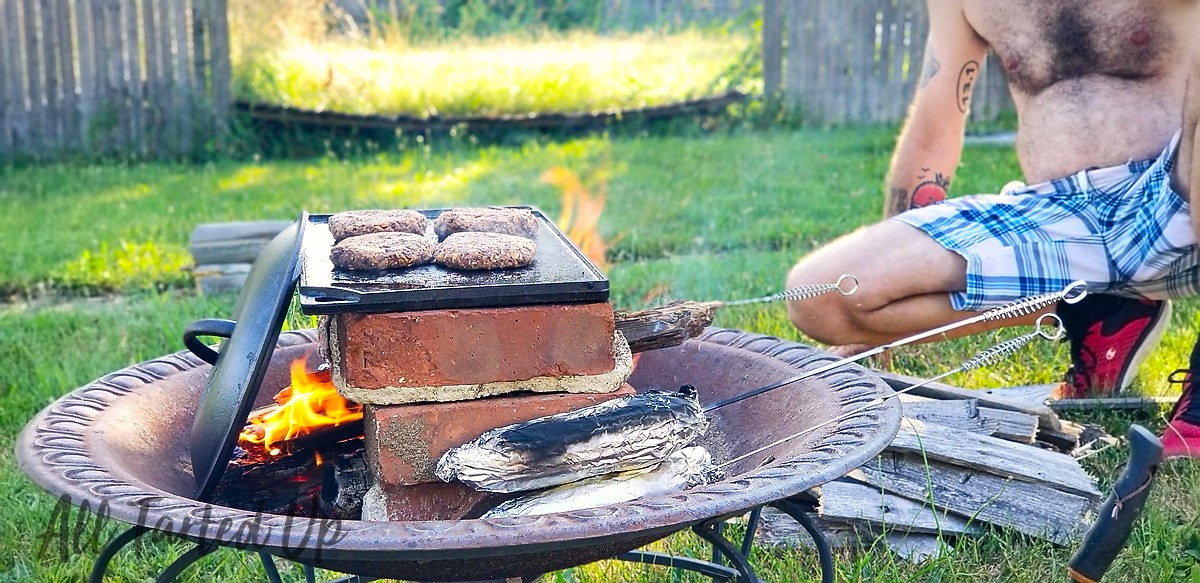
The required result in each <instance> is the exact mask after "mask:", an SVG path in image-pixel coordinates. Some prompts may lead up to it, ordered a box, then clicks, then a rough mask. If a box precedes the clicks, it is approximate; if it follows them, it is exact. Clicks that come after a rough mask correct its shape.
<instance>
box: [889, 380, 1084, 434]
mask: <svg viewBox="0 0 1200 583" xmlns="http://www.w3.org/2000/svg"><path fill="white" fill-rule="evenodd" d="M874 372H875V374H878V375H879V376H880V378H882V379H883V380H884V382H886V383H887V384H888V386H890V387H892V389H894V390H897V391H899V390H903V389H906V388H908V387H911V386H913V385H915V384H918V383H921V382H923V381H924V379H919V378H916V377H911V376H908V375H902V374H896V373H892V372H887V371H874ZM911 394H914V395H919V396H922V397H930V398H933V399H977V400H978V401H979V404H980V405H984V406H987V407H991V408H993V409H1003V410H1005V411H1016V412H1018V413H1025V414H1026V415H1033V416H1035V417H1037V418H1038V425H1039V427H1042V428H1048V429H1060V428H1061V422H1060V421H1059V419H1058V415H1055V413H1054V411H1053V410H1052V409H1050V407H1048V406H1046V405H1037V404H1031V403H1027V402H1024V401H1018V400H1015V399H1007V398H1004V397H995V396H992V395H988V394H986V393H984V392H983V391H973V390H969V389H963V388H959V387H955V386H952V385H947V384H945V383H937V382H934V383H928V384H926V385H924V386H922V387H919V388H916V389H913V391H912V393H911Z"/></svg>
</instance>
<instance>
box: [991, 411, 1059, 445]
mask: <svg viewBox="0 0 1200 583" xmlns="http://www.w3.org/2000/svg"><path fill="white" fill-rule="evenodd" d="M979 417H980V419H981V420H982V421H983V424H984V425H985V426H987V427H989V428H991V429H992V433H991V435H992V437H999V438H1000V439H1004V440H1007V441H1012V442H1015V443H1033V442H1034V441H1035V440H1036V438H1037V433H1038V418H1037V417H1034V416H1033V415H1026V414H1024V413H1018V412H1016V411H1005V410H1004V409H993V408H991V407H980V408H979ZM1060 423H1061V421H1060Z"/></svg>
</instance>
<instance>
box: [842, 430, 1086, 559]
mask: <svg viewBox="0 0 1200 583" xmlns="http://www.w3.org/2000/svg"><path fill="white" fill-rule="evenodd" d="M1025 449H1033V448H1029V447H1026V448H1025ZM859 471H860V472H861V473H862V474H863V475H864V476H865V478H866V480H867V483H868V484H870V485H871V486H872V487H877V488H882V489H883V490H885V491H888V492H892V493H894V494H897V495H899V496H903V497H905V498H910V499H916V500H923V501H931V502H932V503H933V505H934V507H935V508H937V509H939V510H942V511H949V512H952V513H954V514H957V515H959V516H962V517H964V518H968V519H970V520H972V521H983V522H987V523H990V524H993V525H996V526H999V527H1001V528H1011V529H1013V530H1016V531H1017V532H1021V533H1024V534H1027V535H1029V536H1033V537H1038V538H1044V539H1046V540H1050V541H1053V542H1055V543H1058V544H1068V543H1069V542H1071V541H1072V540H1073V539H1074V538H1075V537H1076V536H1078V535H1079V534H1080V533H1081V532H1082V531H1083V529H1084V528H1086V526H1087V524H1088V521H1089V519H1090V516H1091V513H1092V512H1093V510H1094V508H1095V502H1094V501H1093V500H1092V499H1090V498H1087V497H1084V496H1079V495H1076V494H1071V493H1068V492H1063V491H1061V490H1056V489H1054V488H1050V487H1048V486H1045V485H1042V484H1032V483H1028V482H1022V481H1020V480H1014V479H1009V478H1004V477H1000V476H995V475H992V474H988V473H979V472H975V471H972V470H970V469H968V468H963V467H960V466H953V465H949V464H943V463H939V462H930V463H923V462H922V460H921V458H920V457H918V456H914V455H903V454H891V453H888V454H884V455H882V456H880V462H879V463H869V464H866V465H864V466H862V467H861V468H859Z"/></svg>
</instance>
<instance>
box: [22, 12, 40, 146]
mask: <svg viewBox="0 0 1200 583" xmlns="http://www.w3.org/2000/svg"><path fill="white" fill-rule="evenodd" d="M37 4H38V1H37V0H24V2H23V3H22V6H21V17H22V18H21V20H22V21H23V23H24V30H23V31H22V34H23V38H24V41H25V47H24V49H25V82H26V91H27V99H28V101H27V103H28V116H29V135H28V138H27V140H26V143H27V144H28V145H29V152H30V153H31V154H34V155H40V154H41V152H42V148H43V147H45V142H46V140H45V136H46V127H45V126H46V109H45V107H44V106H43V105H42V100H43V99H45V90H44V89H45V83H43V81H42V53H41V50H40V49H39V47H38V33H37V29H38V15H37Z"/></svg>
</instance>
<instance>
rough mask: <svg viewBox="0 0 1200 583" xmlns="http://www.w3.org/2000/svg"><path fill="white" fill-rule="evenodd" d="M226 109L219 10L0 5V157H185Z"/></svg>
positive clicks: (139, 4)
mask: <svg viewBox="0 0 1200 583" xmlns="http://www.w3.org/2000/svg"><path fill="white" fill-rule="evenodd" d="M230 102H231V97H230V66H229V36H228V25H227V19H226V0H0V158H10V159H11V158H15V157H24V156H29V157H34V158H47V157H51V156H55V155H62V154H68V155H69V154H71V153H85V154H89V155H90V154H96V153H101V154H104V153H108V154H118V155H122V156H157V157H161V156H164V155H167V156H170V155H176V156H178V155H187V154H190V153H192V152H194V151H196V150H197V149H199V148H201V147H204V146H205V145H207V144H210V143H212V142H213V141H214V140H218V141H219V140H220V139H221V138H222V131H223V128H225V127H226V126H227V122H228V112H229V111H230Z"/></svg>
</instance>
